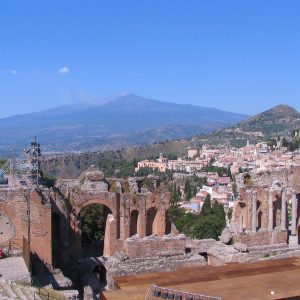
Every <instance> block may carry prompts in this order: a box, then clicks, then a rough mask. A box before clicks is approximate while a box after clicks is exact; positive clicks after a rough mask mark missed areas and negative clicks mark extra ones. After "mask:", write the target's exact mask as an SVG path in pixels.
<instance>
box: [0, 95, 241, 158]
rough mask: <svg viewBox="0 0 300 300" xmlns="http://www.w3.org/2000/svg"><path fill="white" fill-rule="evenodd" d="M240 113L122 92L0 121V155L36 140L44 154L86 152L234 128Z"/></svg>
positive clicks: (239, 118) (239, 119)
mask: <svg viewBox="0 0 300 300" xmlns="http://www.w3.org/2000/svg"><path fill="white" fill-rule="evenodd" d="M245 118H246V116H245V115H240V114H235V113H230V112H225V111H221V110H218V109H214V108H207V107H201V106H195V105H183V104H176V103H171V102H163V101H157V100H152V99H147V98H143V97H140V96H137V95H135V94H126V95H121V96H117V97H112V98H109V99H105V100H103V101H102V100H101V101H100V102H99V103H98V104H76V105H69V106H68V105H66V106H62V107H58V108H54V109H50V110H46V111H42V112H36V113H31V114H25V115H16V116H12V117H9V118H5V119H0V141H1V143H0V155H1V152H2V153H3V152H4V151H7V150H8V149H9V148H10V147H12V146H13V145H16V146H17V147H24V146H26V145H27V144H28V142H29V141H30V140H31V139H32V138H33V137H34V136H38V139H39V141H40V143H41V144H42V145H43V148H44V151H45V150H46V151H89V150H99V149H101V150H103V149H116V148H120V147H126V146H135V145H145V144H151V143H153V142H159V141H163V140H165V139H170V138H184V137H191V136H193V135H196V134H201V133H207V132H210V131H212V130H215V129H218V128H224V127H227V126H229V125H232V124H235V123H237V122H239V121H241V120H243V119H245Z"/></svg>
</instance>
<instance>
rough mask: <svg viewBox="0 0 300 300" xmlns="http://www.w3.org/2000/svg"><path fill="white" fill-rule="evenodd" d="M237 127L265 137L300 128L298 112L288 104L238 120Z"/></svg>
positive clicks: (299, 114)
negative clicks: (259, 133)
mask: <svg viewBox="0 0 300 300" xmlns="http://www.w3.org/2000/svg"><path fill="white" fill-rule="evenodd" d="M237 127H238V128H241V129H242V130H243V131H246V132H261V133H262V134H263V135H264V136H267V137H273V136H278V135H282V134H287V133H289V132H291V131H292V130H293V129H296V128H300V113H299V112H297V111H296V110H295V109H294V108H292V107H290V106H288V105H278V106H275V107H273V108H271V109H269V110H266V111H264V112H262V113H260V114H258V115H256V116H253V117H251V118H249V119H246V120H244V121H242V122H240V123H239V124H237Z"/></svg>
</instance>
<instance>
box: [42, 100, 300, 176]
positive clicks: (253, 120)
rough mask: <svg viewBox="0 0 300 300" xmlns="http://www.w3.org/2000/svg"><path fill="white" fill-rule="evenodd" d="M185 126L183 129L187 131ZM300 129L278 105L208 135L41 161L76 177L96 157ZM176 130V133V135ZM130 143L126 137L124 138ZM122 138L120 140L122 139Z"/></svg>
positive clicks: (140, 155) (298, 119) (129, 156)
mask: <svg viewBox="0 0 300 300" xmlns="http://www.w3.org/2000/svg"><path fill="white" fill-rule="evenodd" d="M173 128H174V127H173V126H165V127H161V128H159V129H155V130H149V131H148V130H145V131H141V132H139V133H137V134H136V135H132V136H133V138H134V140H135V139H139V140H141V141H143V139H147V136H148V135H149V134H152V133H154V135H155V136H159V135H160V136H164V135H165V134H166V135H167V134H168V132H169V131H173ZM189 128H190V127H188V128H183V129H184V132H185V133H186V132H188V131H187V130H188V129H189ZM297 128H300V114H299V113H298V112H297V111H296V110H295V109H294V108H292V107H289V106H287V105H279V106H276V107H274V108H272V109H269V110H267V111H264V112H262V113H260V114H258V115H255V116H252V117H250V118H248V119H246V120H244V121H241V122H239V123H238V124H236V125H234V126H231V127H228V128H223V129H219V130H215V131H213V132H211V133H208V134H201V135H198V136H194V137H193V138H189V139H187V138H186V139H177V140H168V141H163V142H160V143H154V144H151V145H147V146H141V147H131V148H125V149H121V150H119V151H95V152H89V153H82V154H72V155H65V156H56V157H53V156H50V157H45V158H44V159H43V161H42V169H43V171H44V172H45V173H46V174H50V175H54V176H56V177H58V178H76V177H78V176H79V174H81V173H82V172H83V171H84V170H85V169H87V168H88V167H89V166H90V165H92V164H97V163H98V162H99V160H107V159H112V160H117V159H125V160H129V161H132V160H133V159H134V158H136V159H145V158H149V157H155V156H158V154H159V153H160V152H164V154H165V155H167V154H173V155H174V154H176V155H180V156H182V155H186V153H187V148H188V147H201V146H202V145H203V144H206V145H219V144H224V143H228V142H229V143H230V144H231V145H232V146H237V147H239V146H245V144H246V142H247V140H249V141H250V142H252V143H255V142H258V141H266V140H268V139H269V138H271V137H277V136H278V135H290V133H291V132H292V130H294V129H297ZM176 134H177V133H175V135H176ZM125 140H127V141H128V143H130V142H131V141H130V139H129V136H127V137H125V138H124V141H125ZM124 141H123V142H124Z"/></svg>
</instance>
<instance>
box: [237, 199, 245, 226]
mask: <svg viewBox="0 0 300 300" xmlns="http://www.w3.org/2000/svg"><path fill="white" fill-rule="evenodd" d="M235 215H236V217H237V220H238V224H237V225H238V228H239V231H243V230H244V229H246V228H247V214H246V204H245V203H243V202H238V203H237V205H236V210H235Z"/></svg>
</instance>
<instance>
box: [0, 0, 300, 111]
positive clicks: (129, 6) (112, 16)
mask: <svg viewBox="0 0 300 300" xmlns="http://www.w3.org/2000/svg"><path fill="white" fill-rule="evenodd" d="M299 13H300V1H297V0H294V1H292V0H286V1H277V0H269V1H268V0H263V1H262V0H253V1H248V0H236V1H233V0H226V1H225V0H219V1H217V0H206V1H200V0H189V1H184V0H181V1H177V0H165V1H162V0H152V1H150V0H147V1H146V0H119V1H115V0H109V1H98V0H89V1H87V0H85V1H83V0H81V1H80V0H76V1H74V0H51V1H50V0H45V1H40V0H36V1H33V0H28V1H20V0H2V1H0V28H1V29H0V102H1V110H0V117H6V116H9V115H13V114H19V113H27V112H33V111H39V110H43V109H47V108H51V107H56V106H59V105H64V104H70V103H76V102H91V101H93V102H95V101H97V100H98V99H101V98H103V97H106V96H110V95H112V94H116V93H120V92H124V91H130V92H133V93H136V94H139V95H141V96H144V97H147V98H153V99H157V100H163V101H171V102H176V103H190V104H196V105H202V106H210V107H216V108H219V109H223V110H228V111H233V112H240V113H246V114H255V113H258V112H260V111H263V110H265V109H268V108H270V107H272V106H275V105H277V104H289V105H291V106H293V107H295V108H296V109H297V110H298V111H300V88H299V87H300V18H299Z"/></svg>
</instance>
